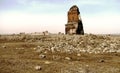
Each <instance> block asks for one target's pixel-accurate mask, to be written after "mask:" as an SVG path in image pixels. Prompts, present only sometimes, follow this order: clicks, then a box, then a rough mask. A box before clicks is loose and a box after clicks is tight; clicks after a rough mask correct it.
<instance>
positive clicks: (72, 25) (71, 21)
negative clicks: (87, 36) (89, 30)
mask: <svg viewBox="0 0 120 73" xmlns="http://www.w3.org/2000/svg"><path fill="white" fill-rule="evenodd" d="M67 16H68V22H67V24H66V25H65V33H66V34H81V35H83V34H84V30H83V24H82V20H81V17H80V12H79V8H78V7H77V6H76V5H74V6H72V7H71V8H70V9H69V11H68V15H67Z"/></svg>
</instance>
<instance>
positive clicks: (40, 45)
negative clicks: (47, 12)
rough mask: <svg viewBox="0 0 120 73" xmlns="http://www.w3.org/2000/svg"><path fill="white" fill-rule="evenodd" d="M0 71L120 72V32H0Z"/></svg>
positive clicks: (37, 72)
mask: <svg viewBox="0 0 120 73" xmlns="http://www.w3.org/2000/svg"><path fill="white" fill-rule="evenodd" d="M0 73H120V36H110V35H107V36H106V35H92V34H89V35H46V36H42V35H1V36H0Z"/></svg>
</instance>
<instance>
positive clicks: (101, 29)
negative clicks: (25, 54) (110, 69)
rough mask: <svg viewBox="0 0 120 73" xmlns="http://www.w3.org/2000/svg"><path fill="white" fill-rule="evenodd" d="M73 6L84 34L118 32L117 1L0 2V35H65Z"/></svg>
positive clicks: (9, 0)
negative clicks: (46, 33)
mask: <svg viewBox="0 0 120 73" xmlns="http://www.w3.org/2000/svg"><path fill="white" fill-rule="evenodd" d="M73 5H77V6H78V7H79V10H80V13H81V18H82V20H83V26H84V31H85V33H98V34H106V33H108V34H109V33H120V0H0V34H3V33H19V32H26V33H30V32H42V31H46V30H48V31H49V32H51V33H57V32H64V31H65V24H66V23H67V11H68V10H69V8H70V7H71V6H73Z"/></svg>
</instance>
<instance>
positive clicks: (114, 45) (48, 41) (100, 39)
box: [36, 34, 120, 54]
mask: <svg viewBox="0 0 120 73" xmlns="http://www.w3.org/2000/svg"><path fill="white" fill-rule="evenodd" d="M40 42H42V44H40V45H39V46H37V47H36V48H37V51H41V52H42V51H45V50H48V51H51V52H61V53H81V52H82V53H95V54H98V53H113V52H116V53H120V37H116V36H106V35H93V34H89V35H71V36H70V35H59V36H58V35H54V36H47V37H46V38H44V39H42V41H39V43H40Z"/></svg>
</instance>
